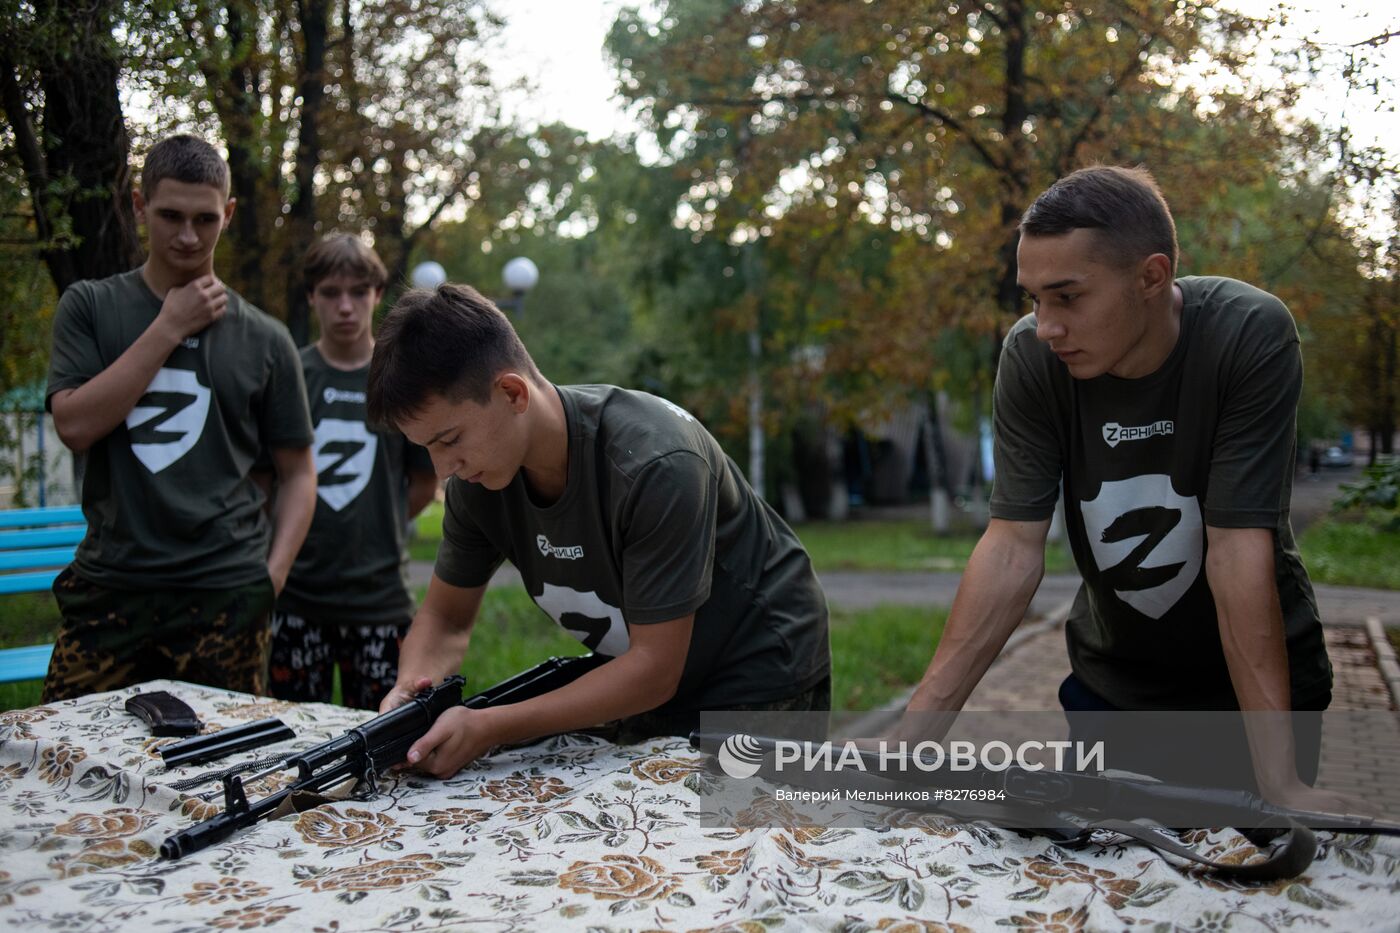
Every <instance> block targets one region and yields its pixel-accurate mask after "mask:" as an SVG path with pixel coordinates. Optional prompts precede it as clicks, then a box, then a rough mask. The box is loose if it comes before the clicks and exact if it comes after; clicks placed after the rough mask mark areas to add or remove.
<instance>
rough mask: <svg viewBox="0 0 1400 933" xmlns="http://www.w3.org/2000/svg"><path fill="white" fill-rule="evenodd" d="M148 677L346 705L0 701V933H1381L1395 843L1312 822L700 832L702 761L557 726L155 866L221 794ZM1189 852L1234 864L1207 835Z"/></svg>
mask: <svg viewBox="0 0 1400 933" xmlns="http://www.w3.org/2000/svg"><path fill="white" fill-rule="evenodd" d="M158 689H164V690H169V691H170V692H172V693H175V694H176V695H178V696H180V697H181V698H183V699H184V700H186V702H188V703H189V704H190V705H191V706H193V707H194V708H195V710H196V712H198V713H199V714H200V716H201V718H203V719H204V720H205V722H206V723H209V724H211V725H213V726H222V727H228V726H233V725H237V724H239V723H241V722H246V721H251V720H255V719H261V718H264V717H267V716H277V717H279V718H281V719H282V720H283V721H284V722H286V723H287V724H288V725H290V726H291V727H292V728H293V729H295V730H296V732H297V734H298V736H299V739H298V743H296V744H288V745H285V746H279V747H278V750H281V749H282V748H293V747H297V744H299V745H301V746H306V745H310V744H312V743H315V742H321V741H324V740H326V739H327V738H330V737H332V736H334V735H336V734H338V733H340V732H342V731H344V730H345V729H346V728H348V727H350V726H353V725H356V724H358V722H360V721H362V720H363V719H364V718H365V717H366V715H367V714H364V713H357V712H355V711H352V710H346V709H340V708H337V707H332V706H325V705H320V704H287V703H278V702H275V701H271V700H265V699H255V698H253V697H250V696H247V695H244V694H237V693H229V692H226V691H222V690H214V689H210V688H206V687H196V686H191V685H189V684H181V683H174V682H155V683H151V684H145V685H142V686H141V687H140V688H132V689H128V690H122V691H116V692H112V693H104V694H97V695H95V696H91V697H86V698H84V699H81V700H74V701H68V702H64V703H56V704H53V705H51V706H44V707H36V708H34V709H29V710H17V711H13V712H8V713H0V922H2V923H4V924H7V925H9V926H13V927H19V928H23V929H35V930H39V929H56V930H63V931H65V933H79V931H89V930H114V929H122V930H143V931H144V930H151V931H192V930H254V929H261V928H264V927H274V928H277V929H279V930H288V931H302V930H307V931H311V930H315V931H328V933H329V931H335V933H350V931H370V930H383V931H410V930H453V929H481V930H491V931H508V930H522V929H546V930H552V929H574V928H577V929H585V928H587V929H598V930H605V929H607V930H622V929H635V930H734V931H760V930H790V929H791V930H807V929H827V930H847V931H864V930H996V929H1011V930H1043V931H1052V930H1053V931H1072V930H1081V929H1084V930H1120V929H1129V928H1132V929H1145V930H1153V931H1159V930H1160V931H1168V930H1224V929H1231V930H1280V929H1285V928H1287V929H1290V930H1299V929H1305V930H1319V929H1330V930H1346V931H1356V930H1373V929H1374V930H1395V929H1397V928H1400V840H1396V839H1388V838H1380V837H1366V836H1353V835H1337V836H1333V835H1330V834H1323V835H1322V837H1321V838H1322V840H1323V848H1322V851H1321V853H1320V854H1319V857H1318V859H1317V861H1316V862H1315V863H1314V864H1313V866H1312V868H1311V869H1310V870H1309V871H1308V872H1307V873H1306V875H1304V876H1303V877H1301V878H1298V879H1296V880H1293V881H1285V882H1278V883H1274V884H1268V885H1256V886H1249V885H1244V884H1234V883H1226V882H1221V881H1218V880H1216V879H1214V878H1212V877H1210V876H1209V875H1207V874H1204V873H1202V872H1198V871H1195V870H1184V869H1181V868H1179V867H1176V866H1175V865H1173V864H1172V863H1170V862H1168V861H1166V860H1164V859H1163V858H1161V857H1159V856H1157V855H1155V854H1154V853H1152V852H1151V851H1148V850H1146V849H1144V848H1141V847H1139V846H1136V845H1117V844H1113V843H1111V842H1109V843H1108V844H1105V845H1102V846H1092V847H1090V848H1089V849H1084V850H1079V851H1074V852H1067V851H1063V850H1061V849H1058V848H1057V847H1056V846H1054V845H1053V844H1051V843H1050V842H1049V841H1048V840H1046V839H1044V838H1040V837H1022V836H1018V835H1016V834H1014V833H1010V832H1005V831H1002V830H997V829H992V828H989V827H985V826H981V825H966V826H959V825H954V824H950V823H948V822H946V821H944V820H943V819H941V818H939V817H934V816H930V815H927V814H915V813H910V812H907V811H896V810H891V811H889V812H888V815H887V816H886V824H887V825H886V827H885V828H883V829H880V830H874V829H824V830H823V829H816V828H811V827H802V826H791V825H783V824H784V819H783V814H782V812H781V810H780V809H779V810H773V809H772V808H769V809H768V810H766V811H762V812H759V811H755V812H754V813H752V814H750V816H751V817H752V819H751V820H739V821H738V822H741V823H743V822H747V823H748V824H749V825H740V826H736V827H733V828H726V829H714V828H704V827H702V825H701V822H700V820H699V819H698V818H697V817H696V810H697V809H698V804H699V801H700V797H699V795H698V794H697V791H696V788H697V786H699V784H700V782H703V781H705V780H707V774H706V772H705V770H704V766H703V761H702V759H701V758H700V757H699V756H698V755H697V754H696V753H694V752H692V751H691V750H690V749H689V747H688V746H687V745H686V744H685V743H684V742H682V741H679V740H677V741H670V742H661V743H656V744H647V745H637V746H616V745H611V744H608V743H606V742H602V741H599V740H596V739H592V738H589V737H584V736H562V737H559V738H555V739H551V740H548V741H545V742H542V743H539V744H536V745H533V746H530V747H527V748H520V749H513V750H508V751H502V752H498V753H497V754H496V755H494V756H492V757H490V758H488V759H485V760H483V761H480V762H478V763H477V764H476V765H475V766H474V767H473V768H471V769H470V770H468V771H466V772H463V773H462V774H460V775H458V776H457V777H456V778H454V779H453V780H449V781H435V780H429V779H424V778H419V777H417V776H411V775H394V776H391V777H390V778H389V779H388V780H386V781H385V782H384V787H383V790H384V793H382V794H381V795H380V796H379V797H377V798H375V799H373V800H368V801H354V800H350V801H344V802H340V803H333V804H327V805H324V806H321V807H317V808H315V809H311V810H307V811H305V812H302V813H300V814H296V815H293V816H289V817H286V818H284V819H281V820H278V821H274V822H266V823H261V824H258V825H257V826H255V827H253V828H251V829H249V830H247V831H245V832H242V833H240V834H238V835H236V836H234V837H233V838H231V839H229V840H228V841H226V842H224V843H223V844H221V845H218V846H215V847H213V848H211V849H208V850H206V851H204V852H200V853H197V854H195V855H192V856H189V857H187V858H184V859H181V860H178V861H173V862H172V861H164V860H162V859H161V858H160V857H159V856H158V855H157V849H158V847H159V845H160V843H161V841H162V840H163V839H164V838H165V837H166V836H168V835H169V834H170V833H172V832H174V831H176V830H177V829H180V828H182V827H184V826H187V825H189V824H190V823H191V822H192V821H194V820H196V819H201V818H204V817H207V816H209V815H210V814H212V813H213V812H215V810H216V809H217V806H216V804H210V803H205V802H204V801H202V800H200V799H199V798H197V797H195V796H193V795H192V794H193V793H194V792H191V793H185V794H181V793H177V792H175V791H173V790H171V789H169V786H168V785H170V784H172V783H174V781H176V780H177V779H179V778H181V777H187V776H189V775H191V774H195V773H199V772H200V771H202V770H205V769H207V768H210V767H215V766H214V765H206V766H195V767H189V768H185V769H182V770H180V771H177V772H166V771H165V770H164V767H163V765H162V763H161V760H160V758H159V757H158V755H157V754H156V749H157V747H158V746H159V745H160V744H162V743H164V742H168V741H171V740H168V739H153V738H151V737H150V735H149V729H148V728H147V727H146V726H145V724H144V723H142V722H140V721H139V720H137V719H135V718H134V717H132V716H131V715H129V714H128V713H126V711H125V710H124V709H123V704H124V703H125V701H126V699H127V697H129V696H130V695H132V694H133V693H136V692H138V691H142V690H158ZM268 752H269V750H268V749H263V750H261V751H259V752H250V753H247V755H246V756H245V757H254V756H258V755H266V754H267V753H268ZM236 760H237V759H233V761H236ZM225 763H232V761H231V762H220V763H219V764H225ZM270 780H272V781H276V780H277V778H276V776H274V778H272V779H270ZM211 786H212V785H211ZM267 789H268V787H266V786H264V787H257V786H255V787H253V788H251V789H250V790H251V791H252V792H253V793H250V796H256V794H258V793H262V792H265V791H266V790H267ZM774 827H778V828H774ZM1188 841H1189V842H1191V843H1193V844H1194V845H1196V846H1197V847H1198V848H1199V849H1201V850H1202V851H1203V852H1206V853H1208V854H1213V855H1214V856H1215V857H1227V858H1229V857H1234V858H1237V859H1243V858H1245V857H1248V856H1249V855H1251V854H1252V849H1250V848H1249V846H1248V844H1247V843H1246V842H1245V841H1244V840H1243V839H1241V838H1240V837H1238V836H1237V835H1235V834H1234V833H1232V832H1228V831H1222V832H1215V833H1204V832H1202V833H1196V834H1193V835H1192V836H1190V837H1189V838H1188Z"/></svg>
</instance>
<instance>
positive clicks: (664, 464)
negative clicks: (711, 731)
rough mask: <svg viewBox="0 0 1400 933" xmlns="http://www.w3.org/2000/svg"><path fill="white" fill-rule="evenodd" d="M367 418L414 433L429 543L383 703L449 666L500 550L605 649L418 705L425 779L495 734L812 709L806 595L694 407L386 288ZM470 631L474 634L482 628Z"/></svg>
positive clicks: (803, 571)
mask: <svg viewBox="0 0 1400 933" xmlns="http://www.w3.org/2000/svg"><path fill="white" fill-rule="evenodd" d="M369 385H370V388H369V405H370V414H371V418H372V419H373V420H374V421H376V422H380V423H387V424H394V425H396V426H397V427H399V428H400V429H401V430H402V431H403V432H404V434H405V435H407V436H408V438H409V439H410V440H412V441H414V442H416V443H419V444H422V445H423V446H425V447H427V448H428V452H429V453H430V454H431V455H432V458H433V464H434V466H435V467H436V468H437V472H438V474H439V475H440V476H443V477H451V478H450V479H449V480H448V484H447V506H446V517H445V519H444V522H443V543H442V546H441V548H440V549H439V551H438V561H437V566H436V568H435V569H434V571H433V577H432V579H431V581H430V582H429V584H428V595H427V597H426V598H425V599H424V601H423V605H422V606H421V607H420V608H419V610H418V614H417V615H416V616H415V617H414V620H413V626H412V628H411V629H410V630H409V633H408V637H407V638H406V639H405V640H404V645H403V651H402V653H401V655H400V671H399V682H398V685H397V686H396V687H395V688H394V690H393V692H392V693H391V694H390V695H389V697H388V699H386V700H385V702H384V704H383V705H382V707H381V708H383V709H389V708H391V707H393V706H396V705H398V704H400V703H403V702H405V701H406V699H407V698H408V697H409V696H411V695H412V694H413V692H414V691H416V690H418V689H420V688H421V687H422V686H424V685H426V684H427V683H431V682H435V681H438V680H440V679H442V678H443V677H444V676H446V675H448V674H452V673H456V672H457V670H458V669H459V668H460V666H461V663H462V659H463V656H464V654H465V653H466V649H467V645H468V642H469V640H470V638H471V637H472V627H473V623H474V622H475V620H476V615H477V612H478V610H479V608H480V605H481V599H482V596H483V594H484V592H485V589H486V584H487V581H488V580H489V579H490V577H491V575H492V573H493V572H494V571H495V569H496V568H497V567H498V566H499V565H500V563H501V562H502V560H509V561H510V562H511V563H512V564H514V565H515V567H516V569H518V570H519V571H520V576H521V579H522V581H523V582H524V584H525V587H526V590H527V591H528V593H529V594H530V597H531V598H532V599H533V600H534V601H535V603H536V605H538V606H539V607H540V608H541V609H542V610H544V611H545V612H546V613H547V614H548V615H549V616H550V617H551V618H553V619H554V620H555V622H557V623H558V624H559V625H560V627H561V628H563V629H564V630H565V631H566V632H568V633H569V634H571V635H573V636H574V637H575V638H577V639H578V640H579V641H581V642H583V643H584V644H585V645H586V646H587V647H589V648H591V649H592V650H593V651H594V652H595V653H596V654H598V655H601V656H603V657H607V658H610V659H611V660H608V661H607V662H606V663H604V664H602V665H601V666H600V667H597V668H594V669H592V670H590V671H589V672H588V673H586V674H583V675H582V676H581V677H579V678H578V679H576V680H574V681H573V682H572V683H569V684H567V685H566V686H563V687H560V688H558V689H556V690H553V691H551V692H548V693H545V694H542V695H540V696H537V697H534V698H532V699H529V700H524V701H521V702H518V703H512V704H508V705H503V706H496V707H492V708H489V709H480V710H477V709H466V708H459V709H455V710H449V711H448V712H446V713H444V714H443V715H442V716H441V717H439V718H438V720H437V722H436V724H435V725H434V726H433V728H432V729H431V730H430V731H429V732H428V733H427V735H425V736H424V737H423V738H422V739H420V740H419V741H418V742H417V743H415V744H414V746H413V747H412V748H411V749H410V750H409V753H408V761H409V763H410V764H412V765H415V766H417V767H418V768H420V769H421V770H424V771H427V772H429V773H431V774H434V775H438V776H440V777H445V776H448V775H450V774H452V773H454V772H456V771H457V770H458V769H459V768H461V767H462V766H464V765H465V764H467V763H469V762H471V761H472V760H474V759H475V758H477V757H479V756H480V755H482V754H483V753H484V752H485V751H486V750H487V749H488V748H490V747H491V746H494V745H500V744H509V743H516V742H522V741H526V740H528V739H532V738H537V737H539V736H542V735H549V734H554V733H559V732H567V731H570V730H574V729H581V728H587V727H592V726H599V725H603V724H611V734H612V735H614V737H615V738H616V739H617V740H618V741H622V742H626V741H640V740H641V739H642V738H645V737H649V736H652V735H677V734H679V735H684V734H686V733H687V732H688V731H689V730H690V729H693V728H695V727H696V725H697V722H698V715H699V712H700V711H701V710H704V709H739V708H748V709H783V710H797V709H817V710H821V709H826V708H827V707H828V706H829V705H830V694H831V676H830V675H831V657H830V650H829V648H828V644H827V613H826V601H825V599H824V597H823V596H822V592H821V588H820V586H819V585H818V584H817V580H816V576H815V575H814V574H813V572H812V566H811V563H810V561H809V560H808V558H807V554H806V552H805V551H804V550H803V549H802V545H801V544H800V543H799V542H798V540H797V538H796V536H795V535H794V534H793V533H792V531H791V529H789V528H788V527H787V525H785V524H784V523H783V521H782V519H780V518H779V517H778V516H777V515H776V514H775V513H774V512H773V511H772V510H771V509H770V508H769V507H768V506H767V505H766V504H765V503H764V502H763V500H761V499H760V498H759V497H758V496H757V495H756V494H755V493H754V491H753V489H752V488H751V487H750V486H749V484H748V482H747V481H746V480H745V479H744V477H743V474H742V473H740V472H739V469H738V467H737V466H736V465H735V464H734V462H733V461H732V460H730V459H729V458H728V457H726V456H725V455H724V452H723V451H722V450H721V449H720V447H719V444H718V443H716V441H715V439H714V438H713V437H712V436H710V433H709V432H708V431H706V430H705V428H704V426H703V425H701V424H700V423H699V422H698V421H697V420H696V419H695V418H694V417H692V416H691V415H690V414H688V413H687V412H685V411H683V410H682V409H680V408H678V407H677V406H675V405H673V404H671V403H670V402H667V401H664V400H662V399H659V398H657V397H656V396H653V395H648V394H646V393H644V392H633V391H628V390H626V389H620V388H617V387H615V386H555V385H552V384H551V383H550V382H548V381H547V380H546V379H545V378H544V377H543V376H542V375H541V374H540V372H539V370H538V369H537V368H536V367H535V364H534V362H533V361H532V360H531V359H530V356H529V354H528V353H527V352H526V350H525V347H524V346H523V345H522V344H521V343H520V339H519V337H517V336H516V333H515V330H514V328H512V327H511V326H510V322H509V321H507V320H506V318H505V315H503V314H502V313H501V312H500V311H499V310H498V309H497V308H496V307H495V306H494V305H492V304H491V303H490V302H489V301H487V300H485V299H484V298H482V297H481V295H479V294H478V293H477V292H475V291H474V290H472V289H470V288H465V287H461V286H453V285H443V286H441V287H440V288H438V289H437V290H436V291H433V292H428V291H412V292H409V293H407V294H406V295H404V297H403V298H401V299H400V300H399V302H398V304H397V305H396V306H395V308H394V309H393V311H391V312H390V314H389V316H388V317H387V318H386V319H385V321H384V324H383V326H382V327H381V328H380V331H379V342H378V344H377V346H376V347H375V351H374V360H373V362H372V363H371V364H370V380H369ZM488 637H489V636H488Z"/></svg>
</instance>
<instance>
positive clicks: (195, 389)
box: [126, 368, 210, 473]
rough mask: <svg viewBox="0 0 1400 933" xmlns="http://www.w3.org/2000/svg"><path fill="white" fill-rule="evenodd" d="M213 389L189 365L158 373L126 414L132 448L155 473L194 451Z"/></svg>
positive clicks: (202, 430) (207, 412)
mask: <svg viewBox="0 0 1400 933" xmlns="http://www.w3.org/2000/svg"><path fill="white" fill-rule="evenodd" d="M209 397H210V392H209V389H208V387H207V386H203V385H200V383H199V377H198V376H196V375H195V374H194V373H193V372H192V371H190V370H188V369H164V368H162V369H161V370H160V371H159V372H157V373H156V375H155V378H154V379H152V380H151V384H150V385H149V386H147V387H146V394H144V395H142V396H141V400H140V401H139V402H137V403H136V407H134V408H132V409H131V412H130V414H128V415H127V416H126V430H127V434H128V436H129V437H130V439H131V452H132V453H133V454H135V455H136V459H137V460H140V461H141V463H142V465H144V466H145V467H146V469H148V470H150V471H151V472H152V473H159V472H160V471H161V470H163V469H165V468H166V467H168V466H170V464H172V463H174V462H175V461H176V460H179V459H180V458H181V457H183V456H184V455H185V454H187V453H189V452H190V448H192V447H194V445H195V443H196V442H197V441H198V440H199V438H200V437H201V435H203V434H204V422H205V419H206V418H208V417H209Z"/></svg>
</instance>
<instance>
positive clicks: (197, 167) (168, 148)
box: [141, 133, 228, 200]
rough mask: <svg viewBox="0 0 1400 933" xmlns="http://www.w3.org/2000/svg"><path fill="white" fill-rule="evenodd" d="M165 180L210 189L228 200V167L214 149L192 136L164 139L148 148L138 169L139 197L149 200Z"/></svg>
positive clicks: (183, 135)
mask: <svg viewBox="0 0 1400 933" xmlns="http://www.w3.org/2000/svg"><path fill="white" fill-rule="evenodd" d="M167 178H170V179H173V180H174V181H182V182H184V183H185V184H187V185H213V186H214V187H215V188H218V189H219V190H220V191H222V192H223V194H224V197H228V163H227V162H225V161H224V157H223V156H221V155H219V153H218V150H216V149H215V148H214V147H213V146H211V145H209V144H208V143H206V142H205V141H204V140H202V139H198V138H196V137H194V136H188V135H185V134H183V133H182V134H180V135H178V136H167V137H166V138H165V139H162V140H161V141H160V142H158V143H156V144H155V145H154V146H152V147H151V151H150V152H148V153H147V154H146V162H145V164H144V165H143V166H142V167H141V195H142V196H143V197H145V198H147V199H148V200H149V199H150V197H151V192H153V191H155V190H156V185H157V184H159V183H160V182H162V181H164V180H165V179H167Z"/></svg>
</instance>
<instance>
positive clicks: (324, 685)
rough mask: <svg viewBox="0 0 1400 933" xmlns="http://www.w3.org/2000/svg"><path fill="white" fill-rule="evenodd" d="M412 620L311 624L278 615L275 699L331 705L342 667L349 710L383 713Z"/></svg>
mask: <svg viewBox="0 0 1400 933" xmlns="http://www.w3.org/2000/svg"><path fill="white" fill-rule="evenodd" d="M408 623H409V620H408V619H403V620H402V621H399V622H392V623H380V624H375V625H354V624H338V623H334V622H322V621H316V620H308V619H305V618H302V617H301V616H298V615H294V614H292V613H290V612H283V611H281V610H277V611H275V612H273V613H272V658H271V661H270V662H269V670H270V676H271V680H272V695H273V696H274V697H276V698H277V699H279V700H294V701H296V702H301V703H306V702H312V703H329V702H330V701H331V689H332V685H333V682H334V678H335V668H336V667H337V665H338V666H339V667H340V697H341V702H342V703H343V704H344V705H346V706H354V707H358V708H359V709H371V710H377V709H379V701H380V700H382V699H384V695H385V694H387V693H388V692H389V690H390V689H392V688H393V686H394V681H395V680H396V679H397V678H398V676H399V645H400V644H401V643H402V642H403V636H404V634H405V633H406V632H407V631H408Z"/></svg>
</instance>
